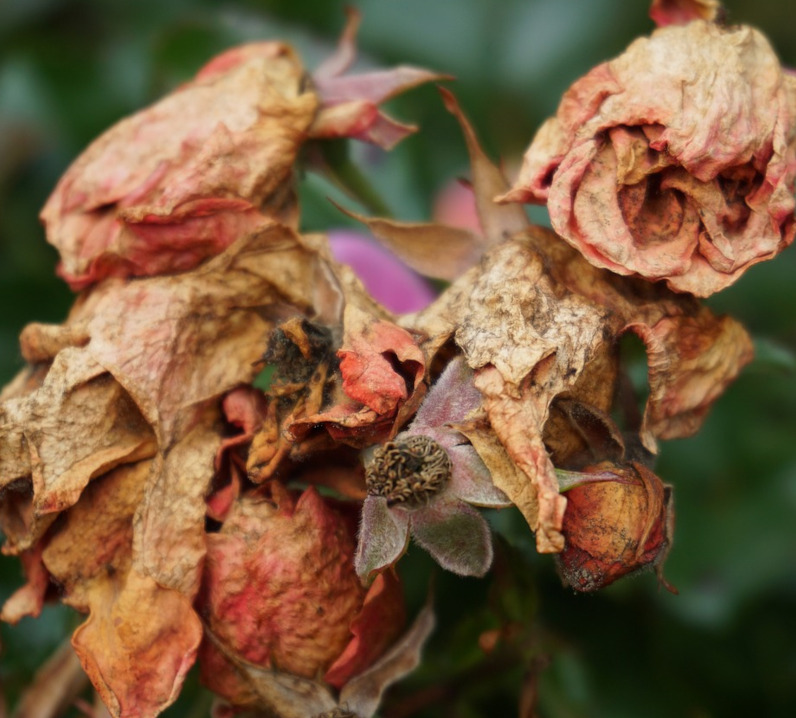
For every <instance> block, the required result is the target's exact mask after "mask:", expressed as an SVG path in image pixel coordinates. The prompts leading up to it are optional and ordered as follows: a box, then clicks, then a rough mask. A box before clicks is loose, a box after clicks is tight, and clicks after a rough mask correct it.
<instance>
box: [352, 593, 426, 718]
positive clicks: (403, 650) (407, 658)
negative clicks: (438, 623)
mask: <svg viewBox="0 0 796 718" xmlns="http://www.w3.org/2000/svg"><path fill="white" fill-rule="evenodd" d="M432 630H434V612H433V610H432V607H431V604H430V602H429V603H427V604H426V606H424V607H423V610H422V611H420V613H419V615H418V616H417V618H416V619H415V621H414V623H413V624H412V627H411V628H410V629H409V630H408V631H407V632H406V633H405V634H404V635H403V636H402V637H401V638H400V639H399V641H398V642H397V643H396V644H395V645H394V646H393V647H392V648H391V649H390V651H389V652H388V653H386V654H385V655H384V656H382V658H381V659H380V660H379V661H377V662H376V663H374V664H373V665H372V666H371V667H370V668H369V669H368V670H367V671H365V672H364V673H362V674H360V675H359V676H357V677H356V678H354V679H353V680H351V681H350V682H349V683H347V684H346V685H345V686H343V690H342V691H341V692H340V705H342V706H346V707H347V708H348V710H350V711H353V712H354V713H355V714H356V715H358V716H368V717H370V716H373V715H374V714H375V713H376V709H377V708H378V707H379V703H380V702H381V696H382V694H383V693H384V691H385V689H386V688H387V687H388V686H389V685H391V684H392V683H394V682H395V681H397V680H399V679H401V678H403V677H404V676H405V675H406V674H407V673H411V672H412V671H413V670H414V669H415V668H416V667H417V666H418V665H419V664H420V652H421V650H422V648H423V644H424V643H425V641H426V639H427V638H428V636H429V635H430V634H431V631H432Z"/></svg>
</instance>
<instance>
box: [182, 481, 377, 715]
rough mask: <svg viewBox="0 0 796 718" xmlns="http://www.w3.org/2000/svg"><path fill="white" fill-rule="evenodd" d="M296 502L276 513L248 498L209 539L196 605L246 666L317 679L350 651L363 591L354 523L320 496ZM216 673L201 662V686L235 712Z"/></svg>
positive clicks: (310, 493)
mask: <svg viewBox="0 0 796 718" xmlns="http://www.w3.org/2000/svg"><path fill="white" fill-rule="evenodd" d="M285 498H286V499H287V498H289V497H285ZM291 503H292V501H287V500H284V501H282V504H281V506H280V507H279V508H275V507H274V506H273V504H272V503H270V502H267V501H265V500H263V499H259V500H258V499H256V498H252V497H250V498H242V499H241V500H240V501H239V502H238V504H237V505H236V507H235V508H234V509H233V511H232V512H231V513H230V515H229V516H228V518H227V520H226V521H225V522H224V525H223V526H222V529H221V531H220V532H219V533H211V534H208V535H207V545H208V553H207V560H206V566H205V572H204V579H203V585H202V592H201V594H200V597H199V599H198V601H197V606H199V610H200V612H201V614H202V615H203V617H204V618H205V621H206V623H207V625H208V627H209V628H210V630H211V631H212V632H213V634H214V635H215V636H216V637H217V638H218V640H219V641H221V642H223V644H224V646H226V647H227V649H228V650H229V651H231V652H232V653H234V654H235V655H238V656H240V657H241V658H242V659H243V660H246V661H248V662H250V663H254V664H256V665H259V666H262V667H265V668H267V667H271V666H273V667H278V669H279V670H280V671H284V672H287V673H292V674H294V675H297V676H305V677H314V676H316V675H318V673H319V672H325V671H326V670H328V668H329V667H330V666H331V665H332V663H333V662H334V661H335V660H336V659H337V657H338V656H339V655H340V654H341V653H342V652H343V650H344V649H345V646H346V645H347V644H348V642H349V640H350V631H349V626H350V624H351V621H352V620H353V619H354V617H355V616H356V615H357V614H358V613H359V610H360V608H361V606H362V602H363V599H364V595H365V589H364V588H363V587H362V585H361V583H360V581H359V578H358V577H357V575H356V573H355V571H354V565H353V560H352V558H353V554H354V547H355V544H354V536H353V533H352V532H353V528H352V526H351V525H350V523H349V520H348V518H347V517H346V516H345V515H344V514H343V513H341V512H340V511H338V510H337V509H335V508H334V507H333V506H332V505H331V504H330V503H329V502H327V501H326V500H324V499H323V498H321V497H320V496H319V494H318V493H317V491H316V490H315V489H314V488H310V489H307V490H306V491H305V492H304V493H303V494H302V495H301V498H300V499H299V500H298V501H297V502H296V503H295V505H289V504H291ZM211 653H212V651H211ZM203 655H205V654H204V652H203ZM213 665H215V662H211V663H210V664H207V663H206V662H205V661H204V659H203V669H202V676H203V680H204V681H205V683H206V684H207V685H208V686H209V687H210V688H211V689H212V690H214V691H216V692H220V693H221V694H222V695H223V696H224V697H225V698H227V699H228V700H230V702H232V703H233V704H237V703H238V702H239V701H240V700H242V697H241V696H239V695H236V694H234V693H233V689H234V686H231V685H230V681H229V680H228V679H225V678H224V677H223V676H222V675H220V674H219V673H218V671H216V670H214V669H213V668H212V666H213Z"/></svg>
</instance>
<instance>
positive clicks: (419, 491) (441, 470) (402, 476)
mask: <svg viewBox="0 0 796 718" xmlns="http://www.w3.org/2000/svg"><path fill="white" fill-rule="evenodd" d="M452 468H453V464H452V463H451V460H450V457H449V456H448V452H447V451H445V449H443V448H442V447H441V446H440V445H439V444H438V443H437V442H436V441H434V439H431V438H430V437H428V436H409V437H407V438H405V439H399V440H396V441H388V442H387V443H386V444H384V446H380V447H379V448H378V449H376V451H375V452H374V453H373V461H372V462H371V463H370V464H369V465H368V467H367V469H366V470H365V481H366V483H367V487H368V494H370V495H371V496H384V497H385V498H386V499H387V505H388V506H392V505H393V504H398V503H402V504H406V506H419V505H420V504H423V503H426V502H427V501H428V500H429V499H430V498H431V497H432V496H434V495H435V494H436V493H438V492H439V491H440V490H441V489H442V488H443V487H444V486H445V484H446V483H447V482H448V479H450V476H451V470H452Z"/></svg>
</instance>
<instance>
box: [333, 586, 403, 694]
mask: <svg viewBox="0 0 796 718" xmlns="http://www.w3.org/2000/svg"><path fill="white" fill-rule="evenodd" d="M404 621H405V609H404V601H403V591H402V588H401V583H400V581H399V580H398V577H397V576H396V574H395V573H394V572H393V571H384V572H382V573H380V574H379V575H378V576H376V579H375V580H374V581H373V583H372V584H371V585H370V588H369V589H368V593H367V595H366V596H365V602H364V603H363V604H362V609H361V610H360V612H359V615H357V617H356V618H355V619H354V620H353V621H352V622H351V635H352V638H351V641H350V642H349V644H348V645H347V646H346V648H345V650H344V651H343V652H342V653H341V654H340V655H339V656H338V658H337V660H336V661H335V662H334V663H333V664H332V665H331V666H330V667H329V670H328V671H326V674H325V675H324V677H323V679H324V681H326V682H327V683H328V684H329V685H331V686H334V687H335V688H338V689H339V688H342V687H343V685H345V684H346V683H347V682H348V681H349V680H350V679H351V678H353V677H354V676H356V675H358V674H360V673H362V672H363V671H364V670H366V669H367V668H370V666H371V665H373V663H375V662H376V661H377V660H378V659H379V657H381V655H382V654H383V653H384V652H385V651H386V650H387V649H388V648H389V647H390V645H391V644H392V643H393V641H394V640H395V639H396V637H397V636H398V635H399V634H400V632H401V630H402V629H403V625H404Z"/></svg>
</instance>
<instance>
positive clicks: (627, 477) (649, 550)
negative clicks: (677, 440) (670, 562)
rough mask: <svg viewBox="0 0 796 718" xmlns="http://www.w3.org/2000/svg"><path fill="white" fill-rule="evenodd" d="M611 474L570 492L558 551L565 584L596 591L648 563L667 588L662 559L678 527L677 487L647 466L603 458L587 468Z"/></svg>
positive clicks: (590, 472)
mask: <svg viewBox="0 0 796 718" xmlns="http://www.w3.org/2000/svg"><path fill="white" fill-rule="evenodd" d="M583 473H584V474H585V475H586V476H588V475H589V474H603V475H607V476H610V477H612V478H603V479H601V480H598V481H588V480H587V481H585V482H584V483H583V484H581V485H580V486H576V487H575V488H573V489H570V490H569V491H567V494H566V495H567V508H566V512H565V513H564V524H563V527H562V532H563V534H564V538H565V540H566V545H565V547H564V550H563V551H562V552H561V553H560V554H558V556H557V559H558V566H559V570H560V572H561V575H562V578H563V580H564V583H566V584H567V585H569V586H571V587H572V588H574V589H575V590H577V591H596V590H597V589H599V588H602V587H604V586H607V585H608V584H610V583H613V582H614V581H616V580H617V579H618V578H621V577H622V576H625V575H627V574H629V573H633V572H634V571H638V570H640V569H642V568H645V567H647V566H652V567H654V568H655V569H656V571H657V573H658V578H659V580H660V581H661V582H662V583H663V585H664V586H666V587H667V588H669V589H670V590H674V589H672V588H671V587H670V586H669V585H668V584H667V583H666V582H665V580H664V579H663V577H662V574H661V570H662V563H663V561H664V559H665V558H666V555H667V554H668V552H669V548H670V546H671V536H672V530H673V527H674V510H673V507H672V490H671V487H670V486H667V485H665V484H664V483H663V482H662V481H661V480H660V479H659V478H658V477H657V476H656V475H655V474H654V473H653V472H652V471H650V470H649V469H648V468H647V467H646V466H643V465H642V464H639V463H636V462H630V463H629V464H627V465H624V466H618V465H616V464H613V463H611V462H602V463H600V464H596V465H594V466H591V467H587V468H586V469H584V472H583Z"/></svg>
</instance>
